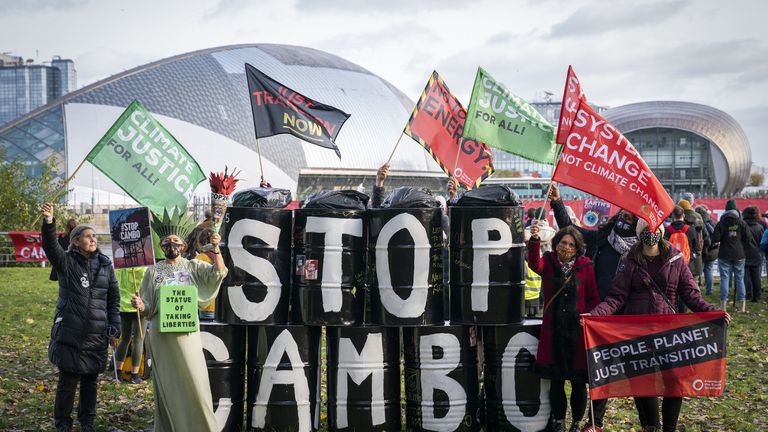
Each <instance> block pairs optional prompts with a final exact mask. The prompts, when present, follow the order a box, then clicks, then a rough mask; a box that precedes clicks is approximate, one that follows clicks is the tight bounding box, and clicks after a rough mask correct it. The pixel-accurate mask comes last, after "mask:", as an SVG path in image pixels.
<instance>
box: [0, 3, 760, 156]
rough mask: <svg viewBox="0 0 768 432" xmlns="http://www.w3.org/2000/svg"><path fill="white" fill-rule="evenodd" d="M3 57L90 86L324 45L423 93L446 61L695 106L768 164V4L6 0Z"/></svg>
mask: <svg viewBox="0 0 768 432" xmlns="http://www.w3.org/2000/svg"><path fill="white" fill-rule="evenodd" d="M0 10H2V11H3V16H2V20H1V21H0V22H1V24H0V52H6V51H7V52H11V53H12V54H14V55H21V56H24V57H25V58H37V59H38V60H39V61H47V60H50V58H51V56H53V55H61V56H62V57H64V58H71V59H73V60H74V61H75V67H76V69H77V73H78V86H79V87H82V86H84V85H87V84H90V83H93V82H95V81H97V80H99V79H102V78H106V77H108V76H110V75H113V74H115V73H118V72H120V71H123V70H126V69H130V68H132V67H135V66H138V65H141V64H145V63H148V62H151V61H154V60H158V59H160V58H164V57H169V56H172V55H175V54H179V53H183V52H187V51H193V50H197V49H202V48H209V47H215V46H221V45H231V44H241V43H266V42H268V43H279V44H291V45H303V46H309V47H313V48H317V49H320V50H324V51H327V52H330V53H333V54H336V55H338V56H341V57H343V58H346V59H347V60H350V61H352V62H354V63H357V64H359V65H361V66H363V67H365V68H366V69H368V70H370V71H372V72H374V73H376V74H378V75H379V76H381V77H383V78H384V79H386V80H388V81H390V82H391V83H393V84H394V85H395V86H397V87H398V88H400V89H401V90H402V91H403V92H405V93H406V94H407V95H408V96H409V97H410V98H411V99H413V100H416V99H417V98H418V96H419V94H420V92H421V90H422V89H423V87H424V85H425V83H426V80H427V78H428V76H429V74H430V73H431V72H432V70H433V69H436V70H437V71H438V72H439V73H440V74H441V75H442V76H443V78H444V79H445V81H446V83H447V84H448V86H449V87H450V88H451V90H452V91H453V92H454V93H455V94H456V95H457V96H458V97H459V98H460V99H461V100H462V102H463V103H464V104H466V103H467V102H468V98H469V93H470V90H471V86H472V82H473V80H474V76H475V71H476V69H477V66H483V67H484V68H485V69H486V70H488V72H489V73H491V74H492V75H493V76H494V77H495V78H496V79H498V80H500V81H502V82H504V83H505V84H506V85H507V87H508V88H509V89H510V90H512V91H513V92H515V93H517V94H518V95H519V96H521V97H523V98H526V99H529V100H530V99H536V98H540V97H541V96H542V95H543V92H544V91H551V92H553V93H555V95H556V96H555V97H556V98H559V97H560V95H561V94H562V89H563V82H564V79H565V73H566V70H567V68H568V65H569V64H572V65H573V67H574V70H575V71H576V73H577V74H578V76H579V78H580V79H581V81H582V86H583V88H584V89H585V91H586V94H587V97H588V98H589V99H590V101H592V102H594V103H598V104H601V105H609V106H618V105H623V104H626V103H632V102H639V101H647V100H680V101H688V102H697V103H703V104H707V105H711V106H713V107H716V108H719V109H722V110H724V111H726V112H727V113H729V114H731V115H732V116H733V117H735V118H736V120H737V121H738V122H739V123H740V124H741V126H742V127H743V128H744V130H745V131H746V133H747V136H748V137H749V140H750V144H751V146H752V157H753V160H754V161H755V163H757V164H759V165H762V166H768V149H767V148H766V138H765V137H766V133H768V29H767V27H766V23H765V18H766V16H768V2H765V1H760V0H749V1H746V0H744V1H742V0H731V1H728V2H724V1H721V0H717V1H716V0H649V1H639V0H628V1H624V0H612V1H561V0H528V1H526V0H515V1H513V0H505V1H502V0H499V1H478V0H474V1H455V0H422V1H419V0H408V1H406V0H383V1H365V0H326V1H319V0H276V1H267V0H219V1H194V0H154V1H150V0H132V1H113V0H101V1H96V0H93V1H91V0H0Z"/></svg>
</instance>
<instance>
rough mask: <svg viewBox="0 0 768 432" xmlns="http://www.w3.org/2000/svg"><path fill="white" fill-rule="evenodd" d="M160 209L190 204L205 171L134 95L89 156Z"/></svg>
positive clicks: (127, 188) (140, 199)
mask: <svg viewBox="0 0 768 432" xmlns="http://www.w3.org/2000/svg"><path fill="white" fill-rule="evenodd" d="M85 159H86V160H87V161H89V162H90V163H92V164H93V166H95V167H96V168H98V169H99V170H100V171H101V172H103V173H104V174H105V175H106V176H107V177H109V178H110V179H112V181H114V182H115V183H117V185H118V186H120V187H121V188H122V189H123V190H124V191H125V192H126V193H127V194H128V195H130V196H131V198H133V199H135V200H136V201H137V202H138V203H139V204H141V205H143V206H146V207H149V208H150V209H151V210H152V211H154V212H155V213H162V211H163V209H164V208H173V207H179V208H182V209H183V208H186V206H187V202H189V200H190V199H191V198H192V193H193V192H194V190H195V188H196V187H197V185H198V184H200V182H201V181H203V180H205V178H206V177H205V174H203V171H202V170H201V169H200V167H199V166H198V164H197V162H196V161H195V159H194V158H192V156H190V154H189V153H188V152H187V151H186V150H185V149H184V147H182V146H181V144H179V142H178V141H176V138H174V137H173V135H171V134H170V132H168V131H167V130H166V129H165V128H164V127H163V125H161V124H160V122H158V121H157V120H155V118H154V117H152V115H151V114H150V113H149V112H148V111H147V110H146V109H145V108H144V107H143V106H142V105H141V104H140V103H139V102H138V101H133V102H132V103H131V104H130V105H129V106H128V108H126V110H125V111H124V112H123V114H121V115H120V118H118V119H117V121H116V122H115V124H113V125H112V127H110V128H109V131H107V133H106V134H105V135H104V137H102V138H101V140H99V142H98V144H96V147H94V148H93V150H91V152H90V153H88V156H86V157H85Z"/></svg>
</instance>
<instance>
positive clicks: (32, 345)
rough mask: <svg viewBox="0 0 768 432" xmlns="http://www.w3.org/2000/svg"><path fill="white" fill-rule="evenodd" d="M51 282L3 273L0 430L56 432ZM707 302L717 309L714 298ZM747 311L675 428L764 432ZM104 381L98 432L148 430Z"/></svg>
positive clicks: (135, 396) (754, 321) (766, 341)
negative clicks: (704, 393) (721, 381)
mask: <svg viewBox="0 0 768 432" xmlns="http://www.w3.org/2000/svg"><path fill="white" fill-rule="evenodd" d="M48 274H49V270H48V269H40V268H0V281H2V282H3V284H2V295H1V296H0V430H8V431H17V430H34V431H38V430H52V429H53V423H52V420H51V418H52V413H53V400H54V393H55V389H56V377H57V372H56V368H55V367H54V366H53V365H51V364H50V363H49V362H48V358H47V346H48V334H49V331H50V327H51V321H52V317H53V309H54V307H55V302H56V295H57V285H56V284H55V283H54V282H50V281H48ZM715 292H716V293H717V287H715ZM707 300H708V301H710V302H712V303H714V304H719V300H718V298H717V296H716V295H715V296H712V297H709V298H707ZM747 307H748V312H747V313H746V314H741V313H734V312H733V311H731V313H732V315H733V322H732V324H731V326H730V328H729V329H728V366H727V371H728V379H727V383H728V384H727V386H726V390H725V394H724V395H723V397H719V398H688V399H686V400H685V402H684V404H683V411H682V414H681V416H680V423H679V425H680V426H684V427H685V430H687V431H745V432H747V431H749V432H752V431H762V430H768V380H767V379H765V378H764V371H765V370H766V368H768V307H767V306H766V303H765V302H761V303H748V304H747ZM730 309H732V308H730ZM322 370H323V371H324V369H322ZM101 377H102V379H101V382H100V384H99V404H98V409H97V428H98V430H123V431H134V430H146V429H151V428H152V416H153V402H152V386H151V384H144V385H139V386H130V385H125V384H121V385H118V384H116V383H114V382H112V381H109V380H108V379H107V378H106V375H102V376H101ZM324 396H325V395H324V394H323V398H324ZM324 399H325V398H324ZM324 411H325V410H323V414H325V412H324ZM323 419H324V420H325V416H324V415H323ZM605 422H606V428H605V431H606V432H609V431H613V432H617V431H639V430H640V427H639V426H638V425H637V414H636V412H635V408H634V404H633V403H632V400H631V399H629V398H625V399H616V400H612V401H611V403H610V405H609V411H608V413H607V415H606V418H605Z"/></svg>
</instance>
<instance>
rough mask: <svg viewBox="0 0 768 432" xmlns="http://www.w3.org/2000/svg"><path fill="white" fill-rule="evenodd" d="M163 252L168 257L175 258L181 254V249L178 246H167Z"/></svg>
mask: <svg viewBox="0 0 768 432" xmlns="http://www.w3.org/2000/svg"><path fill="white" fill-rule="evenodd" d="M162 249H163V254H165V257H166V258H168V259H175V258H177V257H178V256H179V255H181V250H180V249H179V248H178V247H173V246H166V247H163V248H162Z"/></svg>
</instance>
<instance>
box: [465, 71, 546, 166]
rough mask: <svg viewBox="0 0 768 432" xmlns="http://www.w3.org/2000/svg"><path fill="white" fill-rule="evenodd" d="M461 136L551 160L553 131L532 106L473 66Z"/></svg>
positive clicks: (540, 158) (536, 159) (512, 151)
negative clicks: (473, 75) (475, 71)
mask: <svg viewBox="0 0 768 432" xmlns="http://www.w3.org/2000/svg"><path fill="white" fill-rule="evenodd" d="M464 137H465V138H471V139H475V140H478V141H482V142H484V143H486V144H488V145H489V146H491V147H495V148H497V149H501V150H504V151H505V152H508V153H513V154H516V155H518V156H521V157H524V158H526V159H528V160H532V161H535V162H540V163H545V164H549V165H552V164H554V163H555V151H556V149H557V145H556V144H555V130H554V128H553V127H552V125H551V124H549V123H548V122H547V121H546V120H545V119H544V117H542V115H541V114H539V112H538V111H536V109H535V108H533V107H532V106H531V105H529V104H528V102H526V101H525V100H523V99H522V98H520V97H518V96H515V95H513V94H512V93H511V92H510V91H509V90H507V88H506V87H505V86H504V84H502V83H500V82H498V81H496V80H495V79H493V77H492V76H491V75H490V74H489V73H488V72H486V71H485V70H484V69H483V68H477V76H476V77H475V86H474V87H473V88H472V98H471V100H470V101H469V108H468V109H467V121H466V124H465V125H464Z"/></svg>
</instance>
